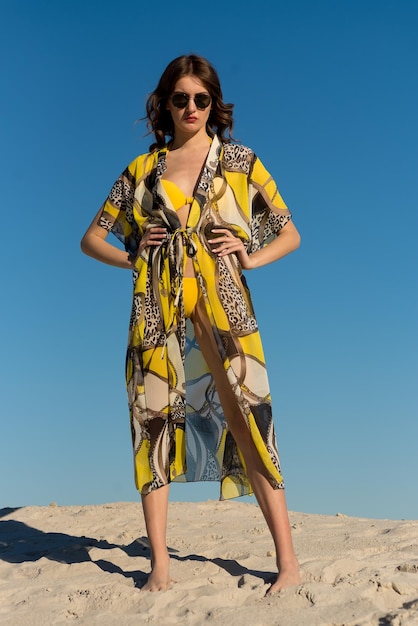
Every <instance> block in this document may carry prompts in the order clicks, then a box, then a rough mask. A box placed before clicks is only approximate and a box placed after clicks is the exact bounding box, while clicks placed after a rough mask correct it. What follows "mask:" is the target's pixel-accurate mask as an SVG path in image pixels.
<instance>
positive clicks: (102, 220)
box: [99, 215, 113, 233]
mask: <svg viewBox="0 0 418 626" xmlns="http://www.w3.org/2000/svg"><path fill="white" fill-rule="evenodd" d="M99 226H101V227H102V228H104V229H105V230H107V232H108V233H110V231H111V230H112V226H113V222H111V221H110V220H108V219H107V217H105V216H104V215H102V216H101V217H100V219H99Z"/></svg>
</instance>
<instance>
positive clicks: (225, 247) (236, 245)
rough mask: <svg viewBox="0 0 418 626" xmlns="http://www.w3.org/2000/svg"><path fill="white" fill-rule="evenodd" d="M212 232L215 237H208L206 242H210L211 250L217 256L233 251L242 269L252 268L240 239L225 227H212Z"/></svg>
mask: <svg viewBox="0 0 418 626" xmlns="http://www.w3.org/2000/svg"><path fill="white" fill-rule="evenodd" d="M212 232H213V234H214V235H215V234H216V238H215V239H208V243H210V244H212V246H213V247H212V252H213V253H214V254H216V255H217V256H218V257H223V256H226V255H227V254H231V252H234V253H235V254H236V255H237V257H238V260H239V262H240V263H241V267H242V268H243V269H244V270H250V269H252V267H253V265H252V263H251V260H250V256H249V255H248V254H247V251H246V249H245V246H244V243H243V241H242V239H240V238H239V237H236V236H235V235H234V234H233V233H231V231H230V230H228V229H227V228H213V230H212Z"/></svg>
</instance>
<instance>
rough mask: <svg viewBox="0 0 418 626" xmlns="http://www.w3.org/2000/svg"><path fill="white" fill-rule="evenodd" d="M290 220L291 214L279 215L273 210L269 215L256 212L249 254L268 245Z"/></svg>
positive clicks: (252, 224)
mask: <svg viewBox="0 0 418 626" xmlns="http://www.w3.org/2000/svg"><path fill="white" fill-rule="evenodd" d="M266 217H267V219H266ZM290 220H291V216H290V215H279V214H278V213H274V212H273V211H269V213H268V214H267V216H266V214H265V213H264V212H263V213H261V212H260V213H255V214H254V215H253V218H252V220H251V243H250V246H249V249H248V254H251V253H252V252H255V251H256V250H259V249H260V248H262V247H263V246H264V245H266V244H267V243H268V242H269V241H270V240H271V239H273V238H274V237H275V236H276V235H277V233H278V232H279V231H280V230H281V229H282V228H283V226H285V225H286V224H287V223H288V222H290Z"/></svg>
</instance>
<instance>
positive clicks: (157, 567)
mask: <svg viewBox="0 0 418 626" xmlns="http://www.w3.org/2000/svg"><path fill="white" fill-rule="evenodd" d="M169 568H170V558H169V557H167V560H166V561H165V562H163V563H161V562H159V563H155V564H152V569H151V574H150V575H149V576H148V580H147V582H146V583H145V585H144V586H143V587H142V590H143V591H166V590H167V589H169V587H171V585H172V583H173V582H174V581H173V580H172V578H170V572H169Z"/></svg>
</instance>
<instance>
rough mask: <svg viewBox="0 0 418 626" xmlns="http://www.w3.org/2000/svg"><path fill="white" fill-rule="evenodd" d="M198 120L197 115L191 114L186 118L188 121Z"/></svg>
mask: <svg viewBox="0 0 418 626" xmlns="http://www.w3.org/2000/svg"><path fill="white" fill-rule="evenodd" d="M196 120H197V117H194V115H189V116H188V117H186V118H185V121H186V122H195V121H196Z"/></svg>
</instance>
